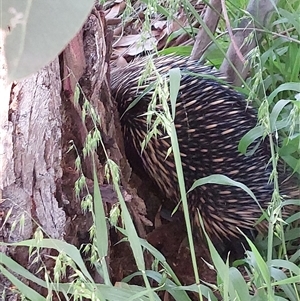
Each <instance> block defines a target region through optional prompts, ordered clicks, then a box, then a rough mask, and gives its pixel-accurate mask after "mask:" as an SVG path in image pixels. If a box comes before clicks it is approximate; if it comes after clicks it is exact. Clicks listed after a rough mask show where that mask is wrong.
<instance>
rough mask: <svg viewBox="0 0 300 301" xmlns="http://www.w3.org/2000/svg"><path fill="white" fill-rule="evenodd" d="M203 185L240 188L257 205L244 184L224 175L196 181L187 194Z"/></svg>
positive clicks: (251, 193) (253, 196)
mask: <svg viewBox="0 0 300 301" xmlns="http://www.w3.org/2000/svg"><path fill="white" fill-rule="evenodd" d="M205 184H218V185H229V186H235V187H238V188H241V189H242V190H244V191H245V192H246V193H248V194H249V195H250V196H251V197H252V199H253V200H255V201H256V202H257V203H258V201H257V199H256V197H255V195H254V194H253V192H252V191H251V190H250V189H249V188H248V187H247V186H246V185H245V184H243V183H241V182H237V181H234V180H231V179H230V178H228V177H226V176H224V175H219V174H215V175H210V176H208V177H204V178H201V179H199V180H196V181H195V182H194V184H193V185H192V187H191V188H190V189H189V191H188V193H189V192H191V191H192V190H193V189H195V188H196V187H198V186H201V185H205ZM258 204H259V203H258Z"/></svg>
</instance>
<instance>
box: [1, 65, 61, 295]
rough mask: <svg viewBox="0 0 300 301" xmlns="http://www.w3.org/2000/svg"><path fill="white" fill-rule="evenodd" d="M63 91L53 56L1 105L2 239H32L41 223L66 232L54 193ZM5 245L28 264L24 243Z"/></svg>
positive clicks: (57, 233)
mask: <svg viewBox="0 0 300 301" xmlns="http://www.w3.org/2000/svg"><path fill="white" fill-rule="evenodd" d="M60 91H61V80H60V76H59V64H58V60H55V61H53V62H52V63H51V64H49V66H47V67H45V68H43V69H42V70H40V71H39V72H38V73H36V74H34V75H32V76H30V77H29V78H27V79H24V80H22V81H20V82H18V83H15V84H13V85H12V86H10V89H9V93H5V95H4V97H3V98H2V99H1V100H2V101H3V103H4V104H5V105H4V109H3V108H2V110H1V146H2V148H3V150H2V152H1V166H0V168H1V170H0V175H1V176H0V188H1V189H2V202H1V203H0V210H1V211H2V214H3V218H2V223H3V224H2V225H1V227H0V230H1V233H0V235H1V241H4V242H17V241H20V240H24V239H28V238H30V237H31V236H32V234H33V232H34V231H35V229H36V228H37V226H38V225H39V226H40V227H41V228H42V229H43V231H44V232H45V235H46V236H49V237H52V238H62V237H63V235H64V226H65V214H64V212H63V210H62V209H61V208H59V206H58V202H57V199H56V197H55V193H56V181H57V180H58V179H59V178H60V177H61V175H62V170H61V167H60V161H61V117H60V105H61V98H60ZM6 92H8V91H6ZM21 219H24V226H23V227H21V225H20V224H19V223H20V220H21ZM20 229H22V231H20ZM1 251H2V252H5V253H7V254H8V255H9V256H11V257H13V258H14V259H15V260H16V261H18V262H19V263H21V264H22V265H23V266H24V267H27V266H28V258H27V252H26V251H25V252H24V249H18V248H17V249H16V248H9V247H3V246H2V250H1ZM2 281H5V280H4V279H0V282H1V283H2ZM0 294H1V288H0Z"/></svg>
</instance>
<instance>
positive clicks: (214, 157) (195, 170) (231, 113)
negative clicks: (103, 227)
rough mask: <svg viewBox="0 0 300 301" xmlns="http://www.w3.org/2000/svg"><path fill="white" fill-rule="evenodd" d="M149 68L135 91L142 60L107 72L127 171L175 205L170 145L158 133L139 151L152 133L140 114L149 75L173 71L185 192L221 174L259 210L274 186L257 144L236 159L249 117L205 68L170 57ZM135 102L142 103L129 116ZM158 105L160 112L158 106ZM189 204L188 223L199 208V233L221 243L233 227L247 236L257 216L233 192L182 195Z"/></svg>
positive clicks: (233, 233)
mask: <svg viewBox="0 0 300 301" xmlns="http://www.w3.org/2000/svg"><path fill="white" fill-rule="evenodd" d="M153 61H154V64H155V67H156V71H155V72H154V71H152V72H151V73H150V75H149V76H148V79H147V80H146V81H145V82H144V83H143V86H142V87H138V83H139V79H140V78H141V76H142V75H143V74H144V73H145V68H146V64H147V58H144V59H138V60H136V61H134V62H133V63H131V64H129V65H128V66H126V67H124V68H122V69H117V70H115V71H113V72H112V79H111V81H112V83H111V85H112V86H111V88H112V95H113V97H114V98H115V100H116V102H117V106H118V111H119V114H120V116H122V117H121V126H122V130H123V134H124V141H125V149H126V154H127V157H128V159H129V161H130V163H131V165H132V166H133V169H134V168H135V167H139V165H142V166H143V168H144V170H145V171H146V172H147V173H148V175H149V176H150V178H151V179H152V180H153V181H154V182H155V183H156V184H157V186H158V187H159V189H160V190H161V192H162V193H163V194H164V195H165V196H166V197H167V198H169V199H173V200H176V201H180V194H179V189H178V181H177V174H176V169H175V164H174V158H173V155H172V153H171V154H169V149H170V139H169V137H168V136H167V135H166V133H165V132H164V129H163V127H160V129H159V130H160V134H158V135H155V136H153V137H152V138H151V139H150V141H149V142H148V144H147V145H146V147H145V148H144V149H143V151H142V146H141V145H142V142H143V141H144V139H145V137H146V135H147V132H148V130H149V128H150V129H151V124H150V125H149V124H147V115H146V114H145V113H146V112H147V110H148V106H149V103H150V101H151V100H152V96H153V90H151V91H148V90H147V87H149V86H150V85H151V84H153V82H155V80H156V78H157V73H156V72H159V74H160V75H161V76H167V75H168V72H169V70H170V69H171V68H180V70H181V72H182V78H181V82H180V89H179V93H178V97H177V103H176V117H175V126H176V131H177V136H178V142H179V147H180V153H181V160H182V166H183V172H184V180H185V185H186V187H187V189H189V188H190V187H191V186H192V184H193V183H194V181H195V180H198V179H200V178H202V177H206V176H209V175H212V174H223V175H226V176H228V177H229V178H231V179H233V180H235V181H239V182H241V183H244V184H245V185H246V186H248V188H250V189H251V190H252V192H253V193H254V195H255V196H256V198H257V199H258V200H259V202H260V205H261V207H262V208H265V209H266V208H267V206H268V204H269V202H270V200H271V197H272V192H273V185H271V184H269V178H270V173H271V167H270V166H269V165H268V162H269V158H270V154H269V151H268V147H267V144H266V142H263V141H260V143H259V145H258V146H257V143H254V144H255V145H253V146H252V147H251V148H252V149H253V148H254V147H256V149H255V151H254V153H253V154H252V155H251V156H245V155H243V154H241V153H240V152H239V151H238V144H239V141H240V140H241V138H242V137H243V136H244V135H245V134H246V133H247V132H248V131H249V130H250V129H252V128H253V127H255V125H256V124H257V118H256V111H255V110H254V109H253V108H251V107H249V106H248V105H247V103H246V101H245V100H244V98H243V97H242V96H241V95H240V94H239V93H237V92H236V91H234V90H233V89H232V88H230V87H229V86H228V85H226V84H224V83H221V82H220V81H219V80H217V79H214V78H212V77H217V78H220V75H219V74H218V73H217V72H216V71H213V70H212V69H211V68H209V67H206V66H203V65H200V64H198V63H197V62H195V61H192V60H188V59H186V58H179V57H174V56H167V57H157V58H154V59H153ZM192 74H197V76H193V75H192ZM207 76H210V78H208V77H207ZM145 91H146V93H145ZM144 94H145V95H144ZM139 96H142V97H141V99H140V100H139V101H138V102H137V103H136V104H135V105H134V106H132V107H131V108H130V109H128V107H129V105H131V104H132V102H133V101H134V100H135V99H137V98H138V97H139ZM157 103H158V104H157V106H156V107H157V109H158V110H159V109H160V105H159V101H158V102H157ZM127 109H128V110H127ZM148 119H149V118H148ZM152 121H153V119H152ZM148 123H149V122H148ZM256 142H257V141H256ZM188 202H189V205H190V208H191V212H193V214H194V218H196V215H197V210H195V209H197V208H198V209H199V210H200V212H201V215H202V218H203V219H204V224H205V227H206V230H207V231H208V233H209V234H210V236H211V237H212V238H213V239H219V240H220V241H225V240H227V239H228V240H231V239H232V238H234V237H237V236H239V235H240V232H239V231H238V229H237V227H238V228H240V229H242V230H243V229H244V230H245V229H250V228H252V227H253V225H254V224H255V222H256V220H257V219H258V218H259V217H260V216H261V214H262V212H261V209H260V208H259V206H258V205H257V203H256V202H255V201H254V200H253V199H252V198H251V197H250V196H249V195H248V194H247V193H246V192H244V191H243V190H241V189H239V188H237V187H233V186H224V185H215V184H207V185H204V186H200V187H198V188H196V189H195V190H193V191H192V192H191V193H190V194H189V195H188Z"/></svg>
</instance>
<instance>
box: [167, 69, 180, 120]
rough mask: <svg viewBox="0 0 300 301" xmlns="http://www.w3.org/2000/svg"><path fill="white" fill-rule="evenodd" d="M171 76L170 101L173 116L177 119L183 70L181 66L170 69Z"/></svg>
mask: <svg viewBox="0 0 300 301" xmlns="http://www.w3.org/2000/svg"><path fill="white" fill-rule="evenodd" d="M169 76H170V101H171V109H172V118H173V120H175V110H176V100H177V96H178V92H179V88H180V79H181V72H180V69H179V68H174V69H171V70H170V71H169Z"/></svg>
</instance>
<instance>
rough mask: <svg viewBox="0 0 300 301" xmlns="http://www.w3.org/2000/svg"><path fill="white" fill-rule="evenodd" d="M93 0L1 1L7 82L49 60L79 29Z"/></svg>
mask: <svg viewBox="0 0 300 301" xmlns="http://www.w3.org/2000/svg"><path fill="white" fill-rule="evenodd" d="M93 4H94V1H93V0H85V1H72V0H64V1H60V0H43V1H30V0H27V1H26V0H23V1H19V0H3V1H1V25H0V26H1V27H2V29H4V30H6V31H7V32H8V34H7V36H6V39H5V56H6V60H7V67H8V79H9V80H10V81H13V80H18V79H21V78H24V77H26V76H28V75H30V74H32V73H34V72H36V71H38V70H39V69H40V68H42V67H43V66H45V65H46V64H48V63H49V62H51V61H52V60H53V59H54V58H55V57H56V56H57V55H58V54H59V53H60V52H61V51H62V50H63V49H64V47H65V46H66V45H67V44H68V42H69V41H70V40H71V39H72V38H73V37H74V36H75V34H76V33H77V32H78V31H79V30H80V28H81V26H82V25H83V23H84V21H85V20H86V18H87V16H88V14H89V12H90V11H91V9H92V7H93Z"/></svg>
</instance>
